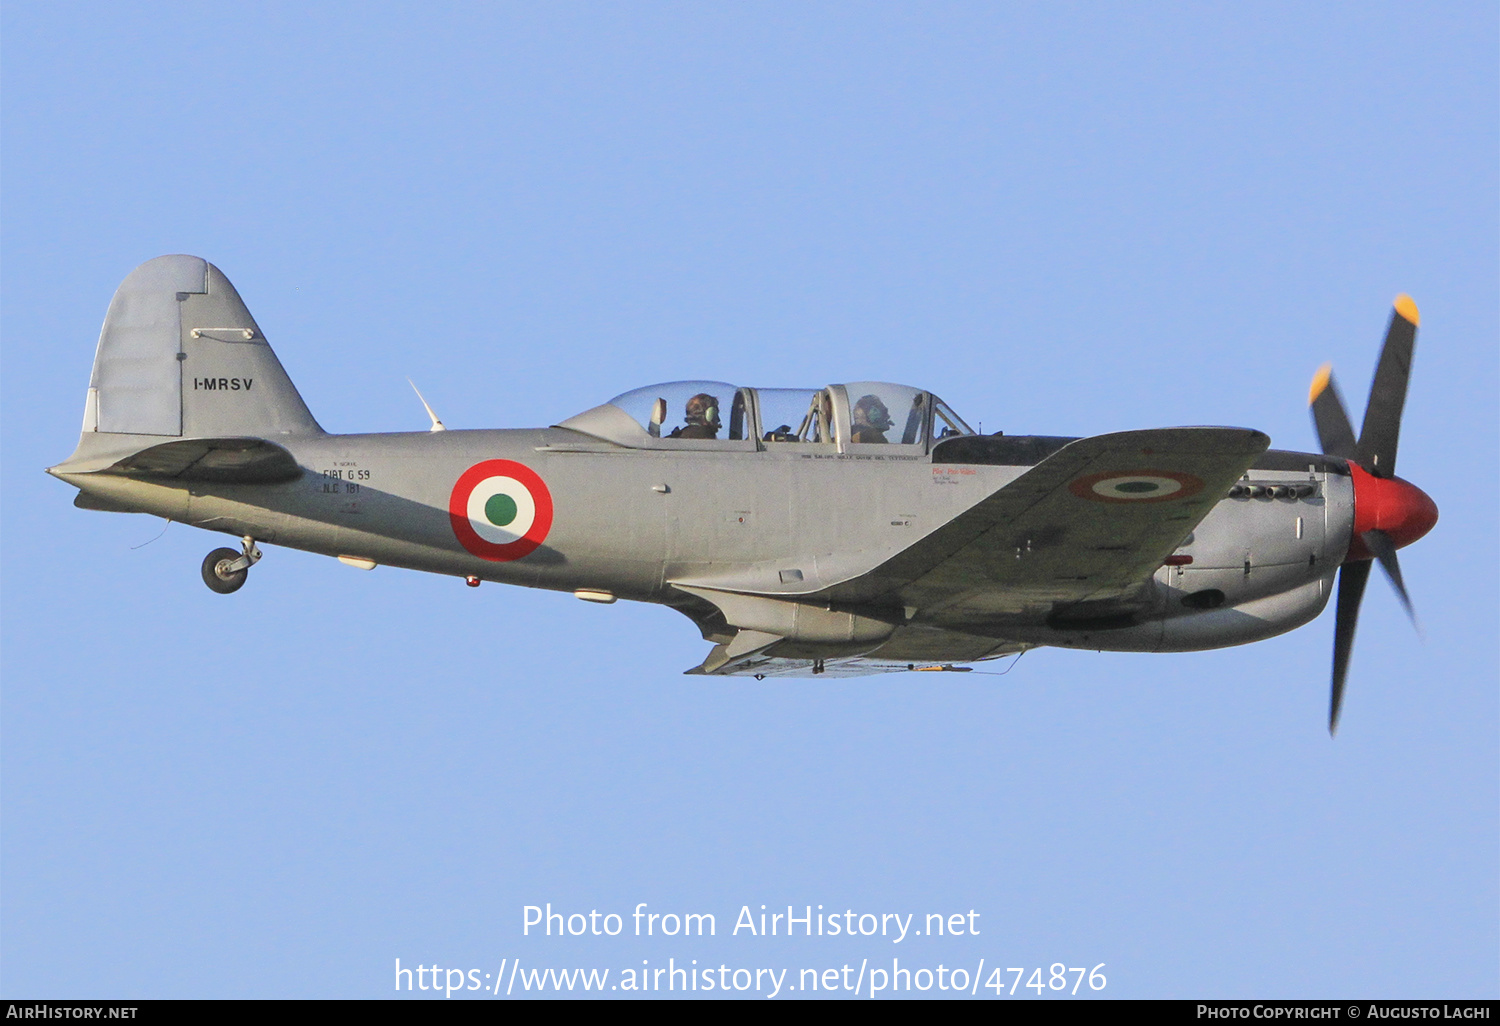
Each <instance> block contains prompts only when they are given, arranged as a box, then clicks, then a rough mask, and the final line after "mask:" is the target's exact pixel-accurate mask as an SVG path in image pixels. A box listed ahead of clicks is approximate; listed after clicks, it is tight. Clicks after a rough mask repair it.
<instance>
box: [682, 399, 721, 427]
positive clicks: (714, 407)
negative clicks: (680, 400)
mask: <svg viewBox="0 0 1500 1026" xmlns="http://www.w3.org/2000/svg"><path fill="white" fill-rule="evenodd" d="M686 420H687V422H688V423H689V424H708V425H710V426H714V425H717V424H718V423H719V400H718V399H717V398H715V397H714V396H711V395H709V394H708V393H707V392H699V393H698V394H697V395H695V396H693V397H692V398H691V399H689V400H688V401H687V418H686Z"/></svg>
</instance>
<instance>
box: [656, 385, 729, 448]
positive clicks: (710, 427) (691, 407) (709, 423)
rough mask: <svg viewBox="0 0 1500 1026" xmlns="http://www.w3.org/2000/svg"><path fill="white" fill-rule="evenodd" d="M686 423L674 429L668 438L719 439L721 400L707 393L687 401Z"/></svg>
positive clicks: (699, 394)
mask: <svg viewBox="0 0 1500 1026" xmlns="http://www.w3.org/2000/svg"><path fill="white" fill-rule="evenodd" d="M684 412H685V414H686V416H684V417H683V420H684V421H686V423H685V424H684V425H683V426H682V427H676V428H673V429H672V433H671V434H670V435H668V436H667V437H668V438H718V437H719V400H718V399H717V398H715V397H714V396H711V395H709V394H708V393H707V392H699V393H698V394H697V395H695V396H693V397H692V398H691V399H689V400H688V401H687V409H686V410H685V411H684Z"/></svg>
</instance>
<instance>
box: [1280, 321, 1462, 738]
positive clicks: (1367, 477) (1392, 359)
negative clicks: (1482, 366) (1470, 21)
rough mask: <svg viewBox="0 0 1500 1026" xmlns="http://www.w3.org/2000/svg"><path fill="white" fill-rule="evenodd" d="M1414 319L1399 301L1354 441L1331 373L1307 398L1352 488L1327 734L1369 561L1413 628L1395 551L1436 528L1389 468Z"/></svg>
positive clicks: (1433, 508) (1424, 503) (1411, 488)
mask: <svg viewBox="0 0 1500 1026" xmlns="http://www.w3.org/2000/svg"><path fill="white" fill-rule="evenodd" d="M1419 319H1420V318H1419V315H1418V313H1417V304H1416V303H1414V302H1412V299H1411V297H1410V296H1407V295H1401V296H1397V297H1396V303H1395V310H1394V311H1393V312H1392V313H1391V323H1390V327H1389V328H1388V329H1387V330H1386V333H1385V344H1384V345H1383V346H1382V347H1381V350H1380V362H1379V363H1378V364H1377V366H1376V369H1375V380H1374V382H1373V383H1372V384H1371V385H1370V398H1369V401H1368V402H1367V403H1366V404H1365V419H1364V424H1363V425H1362V426H1361V427H1360V432H1359V438H1358V439H1357V440H1356V439H1355V437H1354V428H1353V425H1352V422H1351V421H1350V420H1349V414H1348V411H1347V410H1346V409H1345V407H1344V402H1343V400H1342V399H1341V398H1340V397H1339V392H1338V387H1337V386H1336V385H1334V383H1333V369H1332V367H1330V366H1328V365H1324V366H1323V368H1322V369H1320V370H1319V371H1318V373H1317V375H1316V376H1315V377H1314V378H1313V383H1312V389H1311V391H1310V392H1309V393H1308V405H1309V406H1310V407H1311V409H1312V418H1313V429H1314V430H1315V431H1317V433H1318V443H1319V444H1320V445H1321V446H1322V447H1323V453H1324V454H1325V455H1328V456H1336V457H1338V458H1340V459H1343V460H1347V461H1348V462H1349V474H1350V477H1351V478H1352V479H1353V482H1354V529H1353V537H1352V538H1350V539H1349V554H1348V555H1347V556H1346V557H1345V558H1344V565H1343V566H1342V567H1340V568H1339V595H1338V611H1337V614H1336V618H1335V620H1334V630H1333V689H1332V694H1331V695H1330V698H1329V703H1328V733H1329V734H1330V735H1332V734H1333V733H1334V732H1335V731H1336V730H1337V729H1338V723H1339V711H1340V709H1341V708H1342V706H1343V702H1344V681H1345V678H1346V677H1347V676H1348V673H1349V657H1350V653H1351V652H1352V651H1353V647H1354V628H1355V625H1356V624H1357V623H1358V622H1359V605H1360V601H1361V600H1362V599H1363V598H1364V594H1365V585H1366V583H1367V582H1368V581H1369V579H1370V564H1371V560H1372V559H1373V560H1378V561H1379V563H1380V567H1381V569H1382V570H1384V571H1385V575H1386V577H1387V578H1388V579H1389V580H1390V582H1391V586H1392V587H1394V588H1395V589H1396V594H1397V596H1398V597H1399V598H1400V599H1401V605H1402V606H1403V607H1405V609H1406V614H1407V616H1409V617H1411V621H1412V625H1413V626H1416V624H1417V614H1416V610H1415V609H1413V607H1412V603H1411V596H1409V595H1408V594H1407V592H1406V584H1405V582H1403V581H1402V579H1401V563H1400V561H1399V560H1398V559H1397V558H1396V550H1397V549H1398V548H1400V547H1401V546H1403V545H1410V544H1411V543H1412V542H1414V541H1416V540H1417V539H1418V538H1420V537H1422V535H1424V534H1426V533H1427V532H1428V531H1430V530H1432V525H1433V524H1435V523H1437V516H1438V514H1437V505H1436V504H1435V503H1434V502H1433V501H1432V499H1430V498H1428V496H1427V495H1426V493H1424V492H1423V491H1422V490H1421V489H1420V488H1417V487H1416V486H1415V485H1412V484H1409V483H1407V482H1405V481H1402V480H1400V479H1399V478H1397V477H1396V476H1395V470H1396V446H1397V444H1398V442H1399V441H1400V436H1401V412H1402V410H1403V409H1404V408H1405V406H1406V386H1407V381H1408V379H1409V378H1410V376H1411V360H1412V353H1413V351H1414V350H1415V348H1416V340H1417V324H1418V322H1419ZM1418 630H1419V631H1420V628H1418Z"/></svg>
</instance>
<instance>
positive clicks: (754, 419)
mask: <svg viewBox="0 0 1500 1026" xmlns="http://www.w3.org/2000/svg"><path fill="white" fill-rule="evenodd" d="M557 426H558V427H562V428H568V429H570V430H573V431H578V432H581V433H583V434H586V435H592V436H593V437H595V438H600V439H603V440H605V441H608V442H613V443H614V444H616V445H623V446H627V447H629V448H634V449H744V450H756V449H773V448H778V447H780V446H783V445H816V446H828V447H830V448H833V449H836V450H837V451H838V452H846V451H863V450H865V449H866V448H867V447H869V449H870V451H871V452H873V451H875V450H874V449H873V447H874V446H900V447H901V451H903V452H907V453H915V452H926V451H927V449H928V447H929V445H930V444H931V443H932V442H934V441H939V440H941V439H943V438H949V437H952V436H954V435H972V434H973V433H974V432H973V430H972V429H970V427H969V426H968V425H967V424H965V423H964V422H963V420H962V419H961V418H960V417H959V416H958V414H956V413H954V412H953V411H952V410H951V409H950V408H949V407H948V405H947V404H946V403H944V402H943V401H942V400H941V399H939V398H938V397H937V396H935V395H933V394H932V393H931V392H924V391H922V390H921V389H918V388H912V387H911V386H909V385H894V384H890V383H888V382H883V381H859V382H852V383H849V384H844V385H829V386H827V387H825V388H744V387H741V386H738V385H731V384H729V383H727V382H723V381H671V382H667V383H665V384H660V385H647V386H646V387H645V388H637V389H635V390H633V391H630V392H625V393H624V394H622V395H617V396H615V397H614V398H613V399H611V400H610V401H609V402H607V403H605V404H604V405H603V406H596V407H594V408H593V409H592V410H587V411H585V412H583V413H580V414H578V415H577V416H576V417H570V418H569V419H568V420H565V421H563V422H562V423H561V424H559V425H557ZM882 451H884V450H882Z"/></svg>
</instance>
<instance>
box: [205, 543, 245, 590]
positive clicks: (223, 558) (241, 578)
mask: <svg viewBox="0 0 1500 1026" xmlns="http://www.w3.org/2000/svg"><path fill="white" fill-rule="evenodd" d="M240 558H242V554H241V553H239V552H236V551H235V550H234V549H214V550H213V551H212V552H210V553H209V554H208V555H206V556H204V557H203V583H204V584H206V585H208V586H209V588H211V589H212V590H214V591H216V592H218V593H219V594H220V595H228V594H229V593H230V592H234V591H239V590H240V589H241V588H243V587H244V586H245V578H246V577H249V576H250V568H249V567H244V568H242V569H239V570H230V569H229V567H230V566H231V565H232V564H233V563H234V562H235V560H237V559H240Z"/></svg>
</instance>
